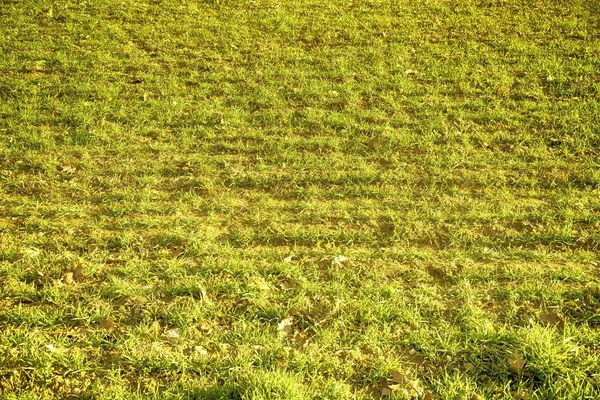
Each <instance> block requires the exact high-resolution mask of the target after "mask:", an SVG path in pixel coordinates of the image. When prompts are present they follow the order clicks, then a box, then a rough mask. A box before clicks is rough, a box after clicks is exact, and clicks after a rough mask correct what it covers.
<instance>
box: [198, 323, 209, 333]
mask: <svg viewBox="0 0 600 400" xmlns="http://www.w3.org/2000/svg"><path fill="white" fill-rule="evenodd" d="M200 329H202V330H203V331H205V332H210V331H212V326H211V324H210V322H208V321H202V322H200Z"/></svg>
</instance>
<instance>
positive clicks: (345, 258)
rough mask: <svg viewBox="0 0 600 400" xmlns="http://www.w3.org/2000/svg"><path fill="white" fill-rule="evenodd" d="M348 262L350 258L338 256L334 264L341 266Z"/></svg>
mask: <svg viewBox="0 0 600 400" xmlns="http://www.w3.org/2000/svg"><path fill="white" fill-rule="evenodd" d="M346 261H348V257H346V256H342V255H338V256H335V257H333V260H332V264H334V265H341V264H343V263H345V262H346Z"/></svg>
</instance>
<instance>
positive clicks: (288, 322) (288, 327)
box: [277, 317, 294, 337]
mask: <svg viewBox="0 0 600 400" xmlns="http://www.w3.org/2000/svg"><path fill="white" fill-rule="evenodd" d="M293 324H294V320H293V318H292V317H290V318H286V319H284V320H282V321H281V322H280V323H279V324H278V325H277V331H278V332H279V336H280V337H285V336H287V335H289V334H290V333H292V326H293Z"/></svg>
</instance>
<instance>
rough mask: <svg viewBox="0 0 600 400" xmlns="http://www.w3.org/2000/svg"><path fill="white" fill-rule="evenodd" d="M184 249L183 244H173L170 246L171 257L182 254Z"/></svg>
mask: <svg viewBox="0 0 600 400" xmlns="http://www.w3.org/2000/svg"><path fill="white" fill-rule="evenodd" d="M184 253H185V250H184V249H183V246H173V247H171V257H175V258H177V257H179V256H180V255H182V254H184Z"/></svg>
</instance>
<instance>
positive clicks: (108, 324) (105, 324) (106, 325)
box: [99, 317, 116, 331]
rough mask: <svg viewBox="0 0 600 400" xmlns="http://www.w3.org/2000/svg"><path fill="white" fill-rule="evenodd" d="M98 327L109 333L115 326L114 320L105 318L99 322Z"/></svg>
mask: <svg viewBox="0 0 600 400" xmlns="http://www.w3.org/2000/svg"><path fill="white" fill-rule="evenodd" d="M99 325H100V328H102V329H106V330H107V331H110V330H112V329H113V328H114V327H115V325H116V324H115V320H114V319H113V318H112V317H106V318H102V319H101V320H100V322H99Z"/></svg>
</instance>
